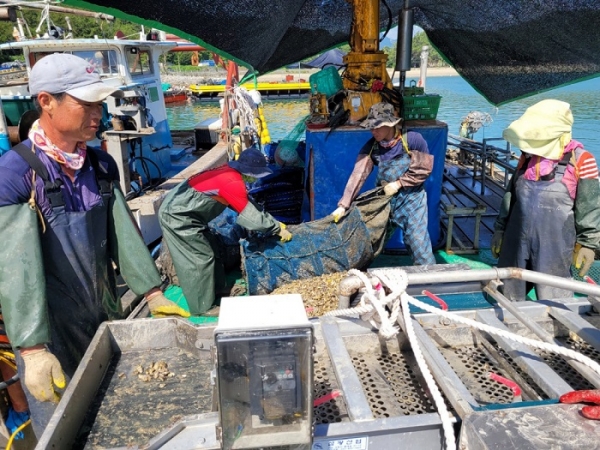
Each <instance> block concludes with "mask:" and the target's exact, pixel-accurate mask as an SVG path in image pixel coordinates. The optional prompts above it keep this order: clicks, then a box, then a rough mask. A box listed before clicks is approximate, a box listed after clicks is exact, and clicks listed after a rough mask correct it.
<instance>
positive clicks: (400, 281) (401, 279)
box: [372, 270, 456, 450]
mask: <svg viewBox="0 0 600 450" xmlns="http://www.w3.org/2000/svg"><path fill="white" fill-rule="evenodd" d="M372 273H373V275H374V276H376V277H377V278H379V279H380V280H381V282H382V283H383V284H385V285H386V286H387V287H388V288H390V289H391V290H392V294H393V295H395V296H398V297H399V298H400V302H401V304H402V317H403V319H404V327H405V330H404V331H405V332H406V335H407V336H408V341H409V342H410V347H411V349H412V351H413V354H414V355H415V358H416V360H417V365H418V366H419V370H420V371H421V374H422V375H423V379H424V380H425V384H426V385H427V387H428V388H429V392H430V393H431V396H432V398H433V401H434V404H435V407H436V409H437V411H438V414H439V415H440V419H441V420H442V429H443V430H444V439H445V441H446V449H447V450H454V449H456V437H455V436H454V427H453V425H452V421H451V419H450V417H451V416H450V413H449V412H448V408H446V403H445V402H444V397H442V393H441V391H440V389H439V387H438V385H437V383H436V381H435V379H434V378H433V375H432V374H431V371H430V370H429V366H428V365H427V361H425V358H424V356H423V352H422V351H421V347H420V346H419V339H418V338H417V335H416V333H415V329H414V327H413V323H412V318H411V316H410V307H409V306H408V302H409V299H410V298H412V297H410V296H409V295H408V294H407V293H406V286H407V285H408V276H407V275H406V272H405V271H403V270H395V271H393V272H390V271H385V272H384V271H382V270H374V271H373V272H372ZM390 275H391V276H393V279H392V278H391V277H390Z"/></svg>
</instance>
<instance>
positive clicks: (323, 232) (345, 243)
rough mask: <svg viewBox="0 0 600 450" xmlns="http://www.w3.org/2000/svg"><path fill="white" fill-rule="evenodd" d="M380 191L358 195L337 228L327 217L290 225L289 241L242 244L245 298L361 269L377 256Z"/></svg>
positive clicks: (382, 230) (383, 201)
mask: <svg viewBox="0 0 600 450" xmlns="http://www.w3.org/2000/svg"><path fill="white" fill-rule="evenodd" d="M389 199H390V198H389V197H387V196H385V195H383V189H381V188H378V189H373V190H371V191H367V192H365V193H363V194H362V195H360V196H358V197H357V198H356V200H355V201H354V203H352V206H351V207H350V208H349V210H348V213H347V214H346V216H344V217H343V218H342V219H340V221H339V222H338V223H333V221H332V219H331V216H329V217H325V218H323V219H320V220H315V221H312V222H306V223H302V224H300V225H295V226H292V225H290V226H289V227H288V229H289V230H290V232H291V233H292V234H293V238H292V240H291V241H289V242H285V243H282V242H280V241H277V240H273V239H268V240H267V239H259V240H250V239H248V240H245V241H242V245H241V252H242V268H243V272H244V277H245V279H246V282H247V286H248V291H249V293H250V294H251V295H260V294H268V293H270V292H272V291H273V290H274V289H276V288H278V287H280V286H282V285H284V284H285V283H288V282H290V281H292V280H303V279H306V278H312V277H316V276H320V275H325V274H330V273H335V272H341V271H344V270H349V269H363V268H365V267H367V266H368V265H369V264H370V263H371V262H373V260H374V259H375V257H376V256H377V255H379V254H380V253H381V250H382V249H383V244H384V240H385V236H386V230H387V223H388V218H389V213H390V207H389Z"/></svg>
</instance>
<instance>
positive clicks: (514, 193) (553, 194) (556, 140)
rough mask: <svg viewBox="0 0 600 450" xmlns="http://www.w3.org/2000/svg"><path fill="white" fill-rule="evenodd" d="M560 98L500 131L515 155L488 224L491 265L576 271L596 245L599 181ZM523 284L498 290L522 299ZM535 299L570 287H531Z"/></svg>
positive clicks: (586, 264) (599, 241) (560, 294)
mask: <svg viewBox="0 0 600 450" xmlns="http://www.w3.org/2000/svg"><path fill="white" fill-rule="evenodd" d="M572 126H573V114H572V112H571V107H570V105H569V104H568V103H565V102H562V101H559V100H551V99H548V100H542V101H541V102H538V103H536V104H535V105H533V106H531V107H529V108H528V109H527V110H526V111H525V113H524V114H523V115H522V116H521V117H520V118H519V119H517V120H515V121H514V122H512V123H511V124H510V125H509V127H508V128H506V129H505V130H504V132H503V137H504V139H506V140H507V141H508V142H510V143H511V144H512V145H514V146H515V147H517V148H519V149H520V150H521V152H522V154H521V157H520V159H519V162H518V164H517V169H516V172H515V174H514V175H513V177H512V179H511V181H510V184H509V186H508V188H507V190H506V194H505V195H504V198H503V201H502V205H501V209H500V212H499V214H498V218H497V219H496V222H495V224H494V236H493V238H492V245H491V247H492V254H493V255H494V256H495V257H498V258H499V259H498V267H519V268H524V269H531V270H535V271H538V272H543V273H548V274H550V275H557V276H562V277H567V278H568V277H570V276H571V272H570V266H571V263H573V265H574V266H575V268H576V269H578V270H579V275H580V276H584V275H585V274H586V273H587V272H588V270H589V269H590V267H591V265H592V263H593V261H594V255H595V249H596V248H598V246H599V245H600V182H599V181H598V167H597V165H596V160H595V159H594V156H593V155H592V154H591V153H590V152H588V151H587V150H585V149H584V147H583V144H582V143H581V142H578V141H576V140H574V139H573V138H572V135H571V130H572ZM527 288H528V287H527V285H526V283H525V282H524V281H521V280H516V279H515V280H507V281H506V282H505V284H504V295H505V296H506V297H508V298H509V299H511V300H513V301H519V300H525V297H526V294H527V291H528V289H527ZM535 289H536V296H537V298H538V299H551V298H564V297H571V296H572V295H573V293H572V292H569V291H565V290H563V289H558V288H553V287H549V286H544V285H536V286H535Z"/></svg>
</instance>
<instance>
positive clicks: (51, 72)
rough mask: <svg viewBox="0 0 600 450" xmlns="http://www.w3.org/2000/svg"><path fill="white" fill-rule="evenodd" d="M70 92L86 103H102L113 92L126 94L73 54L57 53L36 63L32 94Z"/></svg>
mask: <svg viewBox="0 0 600 450" xmlns="http://www.w3.org/2000/svg"><path fill="white" fill-rule="evenodd" d="M40 92H47V93H49V94H60V93H63V92H64V93H67V94H69V95H70V96H72V97H75V98H77V99H79V100H82V101H84V102H90V103H95V102H101V101H102V100H104V99H105V98H106V97H108V96H109V95H112V96H114V97H123V91H121V90H120V89H117V88H115V87H113V86H109V85H108V84H106V83H104V82H103V81H102V80H101V79H100V75H99V74H98V73H97V72H95V70H94V67H93V66H92V65H91V64H90V63H88V62H87V61H86V60H85V59H83V58H80V57H79V56H75V55H71V54H69V53H53V54H51V55H48V56H44V57H43V58H42V59H40V60H39V61H38V62H36V63H35V65H34V66H33V69H31V73H30V74H29V93H30V94H31V95H32V96H36V95H38V94H39V93H40Z"/></svg>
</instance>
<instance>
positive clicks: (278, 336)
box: [39, 266, 600, 450]
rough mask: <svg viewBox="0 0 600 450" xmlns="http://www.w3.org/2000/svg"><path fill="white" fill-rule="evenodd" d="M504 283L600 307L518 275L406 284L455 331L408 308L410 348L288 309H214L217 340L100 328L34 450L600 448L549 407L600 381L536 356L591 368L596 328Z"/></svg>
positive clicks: (574, 419) (502, 272) (201, 330)
mask: <svg viewBox="0 0 600 450" xmlns="http://www.w3.org/2000/svg"><path fill="white" fill-rule="evenodd" d="M434 267H436V266H434ZM508 277H521V278H522V279H527V280H530V281H532V280H537V281H542V282H546V283H549V284H551V285H558V284H560V285H561V286H563V287H566V288H570V289H574V290H579V291H580V292H583V293H584V294H587V295H594V296H600V288H598V287H597V286H592V285H588V284H586V283H580V282H576V281H570V280H564V279H560V278H558V277H551V276H547V275H543V274H537V273H535V272H530V271H518V270H515V269H493V270H492V269H490V270H454V271H442V272H435V271H434V270H431V271H425V272H416V273H409V274H408V283H409V286H408V287H409V289H408V290H407V291H409V290H410V292H412V293H413V295H415V296H416V297H415V298H417V299H421V301H422V303H423V304H424V303H425V300H424V298H423V297H422V296H417V295H416V293H420V292H421V291H422V290H423V289H427V290H429V291H431V292H433V293H435V294H437V295H438V296H440V297H442V298H443V300H444V301H445V302H446V303H448V305H449V307H450V310H451V311H453V313H451V314H454V316H453V317H455V318H458V319H460V320H450V319H448V317H446V313H445V312H443V311H441V310H438V311H439V312H426V311H425V310H422V309H417V308H416V307H414V306H411V313H412V318H411V320H410V323H411V324H412V326H413V328H414V334H415V335H416V339H417V340H416V343H415V342H413V347H411V344H410V341H409V339H408V337H407V334H406V333H405V330H404V329H402V330H401V331H400V332H399V333H398V335H397V336H396V337H394V338H393V339H391V340H387V341H386V340H383V339H381V338H380V337H379V335H378V334H377V332H376V331H375V330H374V329H373V328H372V327H371V325H369V324H368V323H366V322H364V321H362V320H360V319H359V318H358V317H356V316H354V317H352V314H345V315H344V316H339V317H333V316H331V317H320V318H319V319H313V320H310V321H309V320H307V319H306V315H305V313H304V310H303V306H302V304H301V303H302V302H301V301H300V298H299V296H297V295H292V296H269V297H238V298H234V299H224V302H223V304H222V313H221V317H220V322H219V325H218V326H217V327H214V326H194V325H192V324H190V323H189V322H186V321H184V320H179V319H135V320H126V321H119V322H108V323H105V324H103V325H102V327H101V328H100V330H99V331H98V333H97V335H96V337H95V339H94V341H93V342H92V345H91V346H90V348H89V350H88V352H87V353H86V355H85V357H84V359H83V361H82V363H81V365H80V366H79V368H78V370H77V372H76V374H75V376H74V377H73V379H72V380H71V383H70V385H69V386H68V388H67V390H66V392H65V394H64V396H63V398H62V400H61V403H60V404H59V406H58V409H57V411H56V413H55V415H54V416H53V419H52V421H51V423H50V426H49V427H48V429H47V430H46V433H45V434H44V435H43V437H42V439H41V440H40V443H39V448H86V449H87V448H94V449H118V448H125V447H127V448H128V449H142V448H143V449H147V450H152V449H182V450H183V449H214V450H216V449H223V448H226V449H234V448H236V449H237V448H244V449H249V448H269V449H271V448H273V449H283V448H287V449H305V448H310V449H312V450H324V449H328V450H329V449H330V450H376V449H377V450H379V449H395V448H399V446H400V447H401V448H419V450H441V449H444V448H448V447H447V438H450V440H451V441H453V442H455V443H456V444H457V446H459V447H460V448H465V449H475V450H491V449H497V448H514V449H531V450H534V449H536V450H537V449H544V448H548V449H552V448H561V449H576V448H577V449H581V448H586V449H593V448H600V443H599V441H598V436H599V434H598V433H599V432H600V424H599V423H597V422H594V421H589V420H587V419H585V418H583V417H582V416H581V415H580V413H579V410H580V408H581V405H565V404H560V403H558V402H557V399H558V397H559V396H560V395H562V394H563V393H565V392H568V391H570V390H573V389H593V388H598V387H600V381H599V380H598V373H596V372H595V371H594V370H590V367H588V368H587V369H586V368H583V367H581V366H578V364H576V363H574V362H573V361H572V358H565V357H564V356H561V355H560V354H557V353H555V352H552V351H549V350H547V349H544V348H538V346H537V345H532V344H531V343H533V342H547V340H544V339H542V338H541V337H540V336H546V337H548V336H550V337H551V339H552V340H553V342H554V343H556V344H559V346H560V347H562V348H564V349H570V350H574V351H576V352H578V353H580V354H582V355H585V356H587V357H588V358H589V359H590V360H591V361H592V362H596V363H597V362H599V361H600V330H599V328H598V327H599V326H600V315H599V314H598V312H597V311H596V310H595V309H594V307H593V305H592V303H590V302H589V301H588V300H587V298H586V297H573V298H570V299H562V300H561V301H555V300H540V301H537V302H519V303H513V304H512V305H505V304H504V299H503V298H502V297H501V294H499V293H498V292H497V289H496V288H497V287H498V282H499V281H500V282H501V281H502V279H504V278H508ZM348 284H349V283H348ZM457 286H461V288H460V289H458V288H457ZM465 287H469V288H471V287H472V288H474V289H472V290H469V291H466V290H465ZM484 291H485V293H484ZM429 304H430V305H432V304H433V302H429ZM469 321H471V322H469ZM404 326H406V324H404ZM483 326H488V327H492V328H493V329H494V330H501V331H503V332H506V333H512V334H514V335H515V336H517V339H519V340H520V341H515V340H512V339H509V338H507V337H505V336H501V335H498V334H496V333H495V332H494V333H490V332H488V331H486V329H484V328H483ZM313 336H314V341H313ZM527 339H533V340H527ZM416 345H418V347H419V348H420V351H421V352H422V355H423V357H424V359H425V361H426V362H427V365H428V367H429V371H430V372H431V375H432V376H433V378H434V380H435V382H436V384H437V386H438V387H439V390H440V391H441V393H442V395H443V401H444V403H445V405H446V409H447V410H448V412H449V413H448V416H447V417H441V416H440V414H439V413H438V411H437V410H436V407H435V403H434V402H433V400H432V396H431V392H430V390H429V388H428V387H427V384H426V383H425V382H424V379H425V375H424V373H423V372H422V371H421V370H420V369H419V366H418V364H417V360H416V357H415V348H416V347H414V346H416ZM491 374H495V375H497V376H491ZM498 380H500V382H499V381H498ZM502 380H509V381H510V383H507V382H501V381H502ZM515 386H517V387H518V393H517V389H516V388H515ZM517 394H518V395H517ZM443 420H450V421H451V423H452V424H454V427H453V428H454V431H455V433H456V435H455V436H446V435H445V429H444V428H443V426H442V422H443ZM509 436H510V439H508V437H509ZM507 439H508V440H507Z"/></svg>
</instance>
